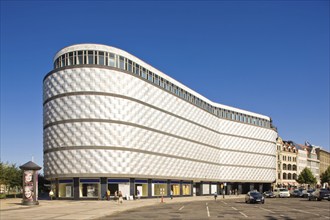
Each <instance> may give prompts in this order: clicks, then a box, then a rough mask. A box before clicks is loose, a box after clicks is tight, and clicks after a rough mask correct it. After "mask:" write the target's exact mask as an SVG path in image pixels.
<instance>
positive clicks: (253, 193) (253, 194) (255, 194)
mask: <svg viewBox="0 0 330 220" xmlns="http://www.w3.org/2000/svg"><path fill="white" fill-rule="evenodd" d="M250 195H251V196H259V195H260V193H258V192H252V193H250Z"/></svg>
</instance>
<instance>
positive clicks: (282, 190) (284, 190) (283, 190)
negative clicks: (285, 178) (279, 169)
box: [280, 189, 288, 192]
mask: <svg viewBox="0 0 330 220" xmlns="http://www.w3.org/2000/svg"><path fill="white" fill-rule="evenodd" d="M280 191H281V192H286V191H288V190H287V189H280Z"/></svg>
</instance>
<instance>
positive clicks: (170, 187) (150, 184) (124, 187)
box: [51, 177, 271, 200]
mask: <svg viewBox="0 0 330 220" xmlns="http://www.w3.org/2000/svg"><path fill="white" fill-rule="evenodd" d="M51 190H52V191H53V193H54V196H55V197H56V198H58V199H74V200H78V199H105V198H106V195H107V191H110V198H115V197H116V196H117V195H118V194H119V191H120V192H121V193H122V195H123V197H124V199H135V198H137V197H140V198H154V197H161V196H164V197H169V196H171V195H173V196H174V197H178V196H203V195H212V194H215V193H217V194H218V195H223V194H225V195H231V194H237V195H238V194H245V193H247V192H248V191H250V190H258V191H259V192H264V191H268V190H271V183H257V182H248V183H247V182H212V181H200V182H194V181H192V180H170V179H136V178H107V177H101V178H78V177H75V178H63V179H62V178H59V179H54V180H52V181H51Z"/></svg>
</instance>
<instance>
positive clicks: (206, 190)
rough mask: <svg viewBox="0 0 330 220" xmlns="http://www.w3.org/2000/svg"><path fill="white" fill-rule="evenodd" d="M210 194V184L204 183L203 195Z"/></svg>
mask: <svg viewBox="0 0 330 220" xmlns="http://www.w3.org/2000/svg"><path fill="white" fill-rule="evenodd" d="M209 194H210V184H208V183H203V195H209Z"/></svg>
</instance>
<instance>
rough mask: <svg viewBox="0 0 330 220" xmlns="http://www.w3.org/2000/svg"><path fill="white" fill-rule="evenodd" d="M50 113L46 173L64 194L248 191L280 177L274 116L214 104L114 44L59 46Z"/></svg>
mask: <svg viewBox="0 0 330 220" xmlns="http://www.w3.org/2000/svg"><path fill="white" fill-rule="evenodd" d="M43 111H44V113H43V114H44V125H43V129H44V174H45V177H46V178H47V179H50V180H51V181H52V189H53V190H54V191H55V195H56V196H57V197H59V198H71V199H81V198H95V199H97V198H101V197H103V195H104V194H105V192H106V191H107V189H110V191H111V194H112V195H113V194H114V193H115V191H122V192H123V194H124V195H136V194H137V192H138V191H139V193H140V195H141V196H142V197H153V196H160V195H162V194H164V195H165V196H168V195H169V194H170V191H171V190H172V191H173V194H174V195H175V196H191V195H193V194H197V195H207V194H213V193H214V192H218V193H222V192H223V190H226V193H230V192H236V191H237V192H239V193H245V192H246V191H248V190H250V189H253V188H254V189H258V190H266V189H269V188H270V186H271V183H272V182H274V181H275V177H276V176H275V175H276V157H275V155H276V137H277V132H276V129H274V128H273V127H272V124H271V119H270V118H269V117H267V116H264V115H261V114H256V113H253V112H249V111H245V110H241V109H238V108H233V107H229V106H225V105H222V104H218V103H214V102H212V101H210V100H208V99H207V98H205V97H203V96H202V95H200V94H198V93H197V92H195V91H193V90H191V89H189V88H188V87H186V86H184V85H183V84H181V83H180V82H178V81H176V80H174V79H173V78H171V77H169V76H167V75H165V74H164V73H162V72H161V71H159V70H157V69H156V68H154V67H152V66H151V65H149V64H147V63H146V62H144V61H142V60H140V59H139V58H137V57H135V56H133V55H131V54H129V53H127V52H125V51H123V50H120V49H117V48H114V47H110V46H105V45H99V44H79V45H72V46H69V47H65V48H64V49H62V50H60V51H59V52H58V53H57V54H56V55H55V57H54V69H53V70H52V71H50V72H49V73H48V74H47V75H46V76H45V78H44V81H43ZM222 189H223V190H222Z"/></svg>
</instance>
